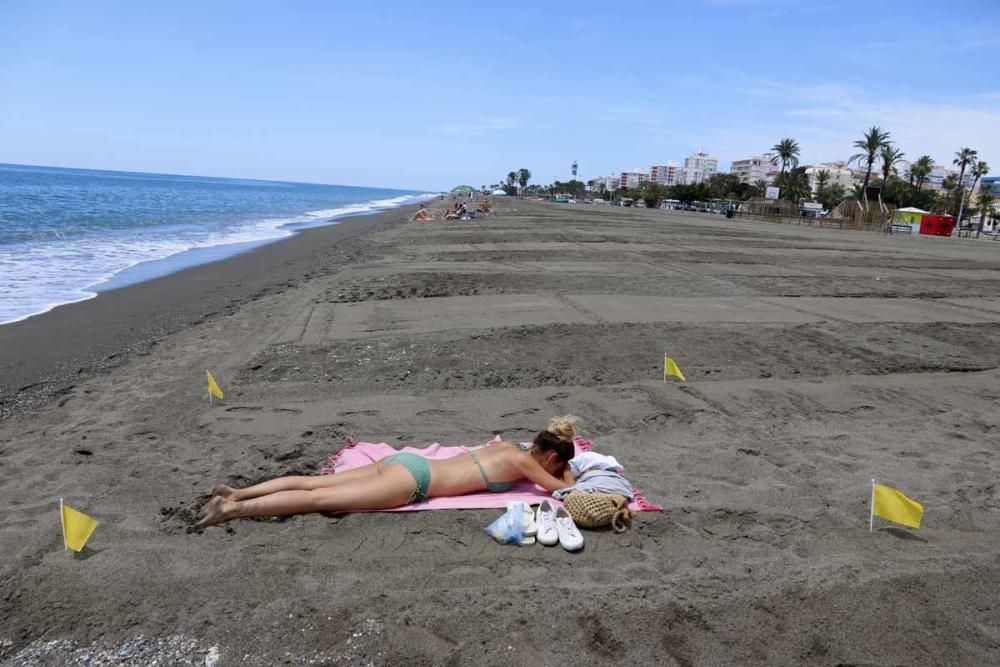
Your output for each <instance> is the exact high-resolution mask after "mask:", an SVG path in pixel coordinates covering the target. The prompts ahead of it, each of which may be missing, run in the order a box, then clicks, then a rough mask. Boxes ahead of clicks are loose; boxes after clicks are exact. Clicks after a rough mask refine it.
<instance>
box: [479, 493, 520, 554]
mask: <svg viewBox="0 0 1000 667" xmlns="http://www.w3.org/2000/svg"><path fill="white" fill-rule="evenodd" d="M523 531H524V506H523V505H522V504H521V503H517V504H515V505H514V506H513V507H512V508H510V509H509V510H507V511H506V512H504V513H503V514H501V515H500V518H498V519H497V520H496V521H494V522H493V523H491V524H490V525H488V526H486V534H487V535H489V536H490V537H492V538H493V539H494V540H496V541H497V542H499V543H500V544H516V545H518V546H520V545H521V542H522V541H523V539H524V533H523Z"/></svg>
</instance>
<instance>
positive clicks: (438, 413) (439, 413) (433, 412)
mask: <svg viewBox="0 0 1000 667" xmlns="http://www.w3.org/2000/svg"><path fill="white" fill-rule="evenodd" d="M457 414H458V413H457V412H455V411H454V410H438V409H436V408H431V409H430V410H421V411H420V412H418V413H417V416H418V417H431V416H434V417H454V416H455V415H457Z"/></svg>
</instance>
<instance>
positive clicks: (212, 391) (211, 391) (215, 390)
mask: <svg viewBox="0 0 1000 667" xmlns="http://www.w3.org/2000/svg"><path fill="white" fill-rule="evenodd" d="M205 374H206V375H208V400H209V401H211V400H212V396H215V397H216V398H217V399H219V400H220V401H221V400H222V399H223V393H222V390H221V389H219V385H218V383H217V382H216V381H215V378H214V377H212V374H211V373H209V372H208V371H205Z"/></svg>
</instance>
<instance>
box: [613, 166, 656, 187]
mask: <svg viewBox="0 0 1000 667" xmlns="http://www.w3.org/2000/svg"><path fill="white" fill-rule="evenodd" d="M648 180H649V174H648V173H647V172H645V171H642V170H641V169H635V170H633V171H623V172H622V173H621V175H620V176H619V177H618V187H620V188H637V187H639V186H640V185H642V184H643V183H645V182H646V181H648Z"/></svg>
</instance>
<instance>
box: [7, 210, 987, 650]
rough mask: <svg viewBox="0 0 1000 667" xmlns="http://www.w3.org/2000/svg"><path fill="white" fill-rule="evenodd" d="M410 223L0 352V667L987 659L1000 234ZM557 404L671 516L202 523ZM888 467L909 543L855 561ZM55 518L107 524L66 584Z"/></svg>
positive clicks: (701, 221)
mask: <svg viewBox="0 0 1000 667" xmlns="http://www.w3.org/2000/svg"><path fill="white" fill-rule="evenodd" d="M403 216H404V212H400V211H397V212H395V213H392V212H390V213H385V214H382V215H380V216H376V217H372V218H366V219H357V220H355V221H352V222H350V223H344V224H342V225H339V226H337V227H330V228H325V229H320V230H314V231H311V232H307V233H304V234H302V235H299V236H297V237H294V238H292V239H290V240H288V241H284V242H281V243H277V244H274V245H271V246H267V247H265V248H263V249H261V250H258V251H256V252H254V253H251V254H248V255H244V256H241V257H238V258H235V259H232V260H227V261H225V262H219V263H217V264H213V265H208V266H205V267H201V268H197V269H192V270H190V271H185V272H182V273H180V274H176V275H174V276H169V277H166V278H163V279H161V280H158V281H153V282H150V283H147V284H144V285H139V286H136V287H132V288H125V289H123V290H119V291H117V292H113V293H109V294H107V295H104V296H102V297H99V298H98V299H95V300H92V301H88V302H84V303H81V304H76V305H73V306H67V307H64V308H59V309H56V310H55V311H53V312H51V313H49V314H47V315H44V316H40V317H37V318H32V319H30V320H27V321H26V322H24V323H22V324H18V325H13V326H11V327H6V326H5V327H0V369H2V371H3V377H4V379H3V390H2V396H3V400H4V403H3V405H2V406H0V410H4V414H6V415H9V417H8V418H7V419H6V420H5V421H4V422H2V423H0V492H2V498H3V499H4V501H5V502H4V503H3V505H2V509H0V554H3V558H2V559H0V663H2V664H33V663H38V662H42V663H51V664H62V663H65V662H69V661H71V660H78V661H82V662H88V661H89V662H93V663H101V664H104V663H112V664H113V663H115V662H116V661H118V662H129V661H131V662H130V664H148V663H150V662H151V661H152V660H153V659H159V660H161V663H166V664H174V663H177V662H183V661H189V662H191V663H192V664H204V660H205V656H206V654H207V653H208V652H209V650H210V649H212V648H213V647H215V649H216V650H217V651H218V653H219V655H220V656H221V659H220V662H219V664H220V665H226V664H253V665H257V664H259V665H272V664H276V663H280V662H282V661H286V662H289V663H291V664H303V663H308V662H310V661H314V662H315V663H317V664H372V663H373V664H442V663H446V664H474V665H481V664H526V665H528V664H530V665H536V664H553V665H555V664H565V663H566V662H567V661H572V662H574V663H579V664H620V663H626V664H627V663H634V664H678V665H687V664H712V665H714V664H739V663H756V664H817V665H826V664H830V665H834V664H877V665H884V664H942V665H944V664H949V665H951V664H996V663H997V662H1000V609H998V605H1000V602H998V600H997V591H998V590H1000V533H998V528H1000V492H998V490H997V476H998V472H1000V459H998V456H997V454H998V448H1000V402H998V401H1000V370H998V368H1000V326H998V322H1000V298H998V297H997V296H995V295H996V294H997V287H998V286H1000V259H998V257H1000V244H995V243H990V242H976V241H967V240H964V239H963V240H952V239H935V238H888V237H882V236H879V235H875V234H867V233H851V232H844V231H839V230H818V229H800V228H797V227H788V226H775V225H769V224H766V223H749V222H738V221H730V220H724V219H721V218H718V217H713V216H707V215H698V214H681V213H666V212H662V211H638V210H630V209H617V208H615V209H603V208H599V207H585V206H575V207H569V206H566V207H559V206H552V205H542V204H535V203H530V202H519V201H510V202H504V203H503V204H501V206H500V209H499V214H498V215H497V216H496V217H494V218H491V219H488V220H484V221H476V222H449V223H442V222H440V221H439V222H433V223H414V222H407V223H402V222H401V219H402V217H403ZM366 230H367V231H366ZM362 232H364V233H362ZM984 295H985V296H984ZM154 342H155V344H154ZM15 345H16V347H13V346H15ZM15 350H16V351H15ZM664 351H669V352H670V353H671V355H672V356H674V358H676V359H677V361H678V362H679V363H680V365H681V367H682V368H683V370H684V372H685V373H686V374H687V376H688V380H689V382H688V383H687V384H685V385H678V384H676V383H668V384H664V383H663V382H661V381H660V372H661V366H660V364H661V363H662V355H663V352H664ZM84 368H85V369H88V370H82V371H81V370H80V369H84ZM206 368H207V369H211V370H212V371H213V373H214V374H215V375H216V377H217V378H218V379H219V381H220V383H221V384H222V385H223V387H224V388H225V389H226V390H227V398H226V401H225V402H224V403H222V404H216V405H214V406H211V407H210V406H209V405H208V404H207V403H206V401H205V400H204V393H203V392H204V390H203V384H204V371H205V369H206ZM43 381H44V382H43ZM37 382H43V383H42V384H40V385H37V386H35V387H33V388H31V389H27V390H24V391H21V392H20V393H18V392H17V390H18V389H19V388H21V387H25V386H27V385H31V384H35V383H37ZM563 413H574V414H578V415H580V416H581V417H582V418H583V420H584V426H585V427H586V429H587V434H588V435H589V436H590V437H592V438H594V440H595V446H596V448H597V449H598V450H599V451H604V452H607V453H610V454H614V455H615V456H617V457H618V458H619V459H620V460H622V461H623V463H624V464H625V465H626V467H627V474H628V476H629V477H630V479H632V481H633V482H634V483H635V484H636V485H637V486H638V487H640V488H642V490H643V491H644V492H645V493H646V495H647V496H648V497H649V498H650V499H651V500H652V501H654V502H659V503H662V504H663V505H664V506H665V508H666V511H665V512H663V513H659V514H643V515H640V516H639V517H638V518H637V519H636V521H635V523H634V525H633V528H632V530H631V531H630V532H628V533H626V534H624V535H614V534H612V533H607V532H587V533H586V534H585V537H586V540H587V546H586V548H585V550H584V552H583V553H580V554H576V555H573V554H568V553H566V552H564V551H563V550H561V549H558V548H555V549H546V548H543V547H540V546H535V547H530V548H515V547H502V546H499V545H497V544H495V543H493V542H492V541H490V540H489V539H488V538H487V537H486V535H485V534H484V533H483V532H482V528H483V527H484V526H485V525H486V524H488V523H489V522H490V521H491V520H492V519H493V518H494V517H495V516H496V512H493V511H484V512H474V511H466V512H433V513H432V512H426V513H419V514H412V515H399V514H358V515H347V516H343V517H340V518H327V517H323V516H305V517H296V518H292V519H288V520H282V521H278V520H268V521H236V522H232V523H230V524H228V525H227V526H226V527H225V528H214V529H209V530H207V531H204V532H201V531H197V530H193V529H192V517H193V512H194V511H195V509H196V508H197V507H198V506H199V505H200V504H201V503H203V502H204V501H205V499H206V497H207V496H206V494H207V492H208V490H209V489H210V488H211V485H212V483H214V482H215V481H219V480H226V481H229V482H230V483H235V484H246V483H251V482H255V481H257V480H260V479H264V478H269V477H273V476H275V475H281V474H288V473H313V472H317V471H318V470H319V468H320V467H321V466H322V464H323V462H324V459H325V457H326V455H328V454H330V453H332V452H334V451H337V450H338V449H339V448H340V447H342V445H343V440H344V438H345V437H346V436H348V435H353V436H355V437H358V438H362V439H367V440H376V441H378V440H384V441H386V442H390V443H393V444H398V445H403V444H411V443H412V444H421V443H429V442H432V441H441V442H443V443H468V442H482V441H485V440H487V439H488V438H490V437H491V436H492V435H493V434H494V433H501V434H503V435H504V436H507V437H510V438H525V437H528V436H530V434H532V433H533V432H535V431H537V430H538V429H539V428H540V427H542V426H543V425H544V424H545V422H546V420H547V419H548V417H550V416H551V415H554V414H563ZM872 477H876V478H878V479H879V480H880V481H883V482H884V483H887V484H891V485H894V486H897V487H899V488H902V489H904V490H905V491H906V492H907V493H909V494H910V495H911V496H912V497H914V498H916V499H918V500H920V501H921V502H923V503H924V505H925V508H926V515H925V526H924V528H922V529H921V530H920V531H905V530H895V529H885V530H880V531H878V532H876V533H875V534H874V535H870V534H869V533H868V526H867V523H868V493H869V480H870V479H871V478H872ZM59 496H63V497H64V498H66V500H67V502H69V503H70V504H72V505H74V506H76V507H78V508H80V509H82V510H84V511H88V512H90V513H91V514H93V515H94V516H95V517H97V518H98V519H100V520H101V521H102V522H103V524H102V526H101V527H100V528H99V529H98V532H97V533H96V534H95V536H94V538H93V540H92V542H91V546H90V547H89V548H88V549H87V551H86V552H85V553H84V554H83V555H82V556H81V557H79V558H74V557H72V556H70V555H69V554H68V553H66V552H64V551H63V550H62V544H61V537H60V535H59V531H58V524H57V513H56V507H57V504H56V499H57V498H58V497H59Z"/></svg>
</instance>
